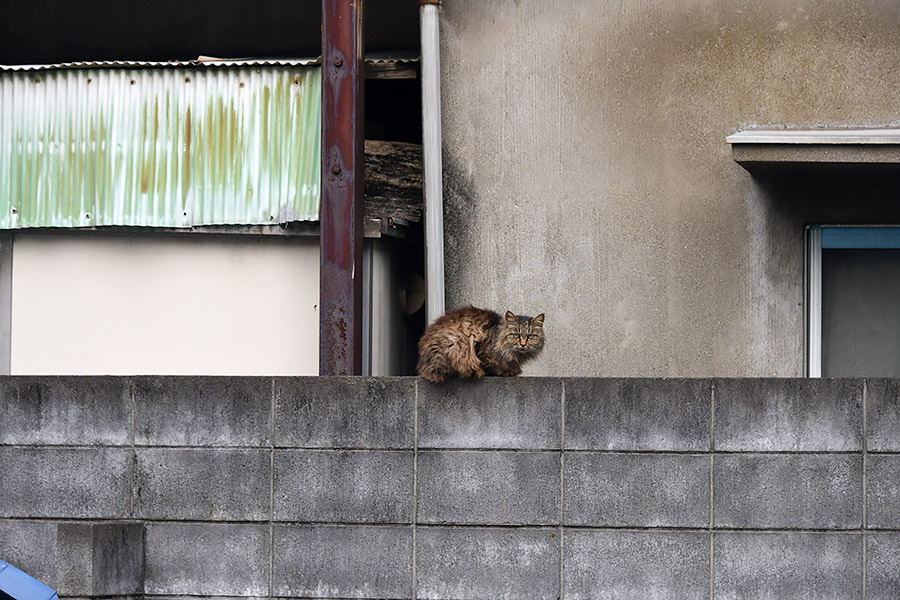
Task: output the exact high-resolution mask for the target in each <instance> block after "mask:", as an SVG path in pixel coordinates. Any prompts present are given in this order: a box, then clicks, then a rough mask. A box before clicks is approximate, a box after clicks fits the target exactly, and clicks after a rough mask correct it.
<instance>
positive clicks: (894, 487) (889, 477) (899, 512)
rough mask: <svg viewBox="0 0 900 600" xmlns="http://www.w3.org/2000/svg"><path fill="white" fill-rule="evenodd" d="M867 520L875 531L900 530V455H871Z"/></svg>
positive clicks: (869, 458) (867, 468) (868, 476)
mask: <svg viewBox="0 0 900 600" xmlns="http://www.w3.org/2000/svg"><path fill="white" fill-rule="evenodd" d="M866 484H867V485H866V493H867V497H866V502H867V505H866V507H867V511H866V518H867V524H868V526H869V527H871V528H874V529H900V455H896V454H891V455H883V456H882V455H877V454H872V455H869V457H868V459H867V464H866Z"/></svg>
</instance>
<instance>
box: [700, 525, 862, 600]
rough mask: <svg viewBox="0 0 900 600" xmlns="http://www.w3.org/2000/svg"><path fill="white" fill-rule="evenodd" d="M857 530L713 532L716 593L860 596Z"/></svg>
mask: <svg viewBox="0 0 900 600" xmlns="http://www.w3.org/2000/svg"><path fill="white" fill-rule="evenodd" d="M862 541H863V539H862V535H860V534H858V533H838V534H833V533H716V534H714V544H713V546H714V548H713V556H714V559H713V560H714V573H715V575H714V577H715V581H714V586H715V598H717V599H718V598H721V599H732V598H734V599H737V598H740V599H742V600H743V599H753V598H760V599H769V598H772V599H774V598H816V599H817V600H830V599H833V600H846V599H847V598H862V581H863V573H862V564H863V557H862V550H863V547H862Z"/></svg>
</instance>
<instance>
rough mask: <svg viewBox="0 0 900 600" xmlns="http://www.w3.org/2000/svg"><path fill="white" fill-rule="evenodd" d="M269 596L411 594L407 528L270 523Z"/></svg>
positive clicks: (410, 545)
mask: <svg viewBox="0 0 900 600" xmlns="http://www.w3.org/2000/svg"><path fill="white" fill-rule="evenodd" d="M274 534H275V543H274V548H275V554H274V557H273V578H272V595H273V596H282V597H301V598H410V597H411V596H412V586H413V576H412V573H413V569H412V557H413V532H412V528H410V527H371V526H357V527H335V526H327V525H322V526H279V525H276V526H275V531H274Z"/></svg>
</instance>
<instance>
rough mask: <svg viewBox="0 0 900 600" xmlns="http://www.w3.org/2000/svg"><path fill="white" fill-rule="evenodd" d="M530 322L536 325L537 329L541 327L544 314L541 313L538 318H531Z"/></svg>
mask: <svg viewBox="0 0 900 600" xmlns="http://www.w3.org/2000/svg"><path fill="white" fill-rule="evenodd" d="M531 322H532V323H533V324H535V325H537V326H538V327H543V326H544V313H541V314H539V315H538V316H536V317H535V318H533V319H532V320H531Z"/></svg>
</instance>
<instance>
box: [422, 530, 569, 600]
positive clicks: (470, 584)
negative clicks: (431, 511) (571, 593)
mask: <svg viewBox="0 0 900 600" xmlns="http://www.w3.org/2000/svg"><path fill="white" fill-rule="evenodd" d="M558 531H559V530H556V529H552V530H551V529H480V528H474V527H466V528H449V527H424V528H419V530H418V534H417V538H416V553H417V561H416V565H417V566H416V578H417V579H418V581H417V587H418V595H417V596H416V597H417V598H422V599H445V598H490V599H492V600H531V599H542V600H556V599H557V598H559V597H560V585H559V579H560V576H559V533H558Z"/></svg>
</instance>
